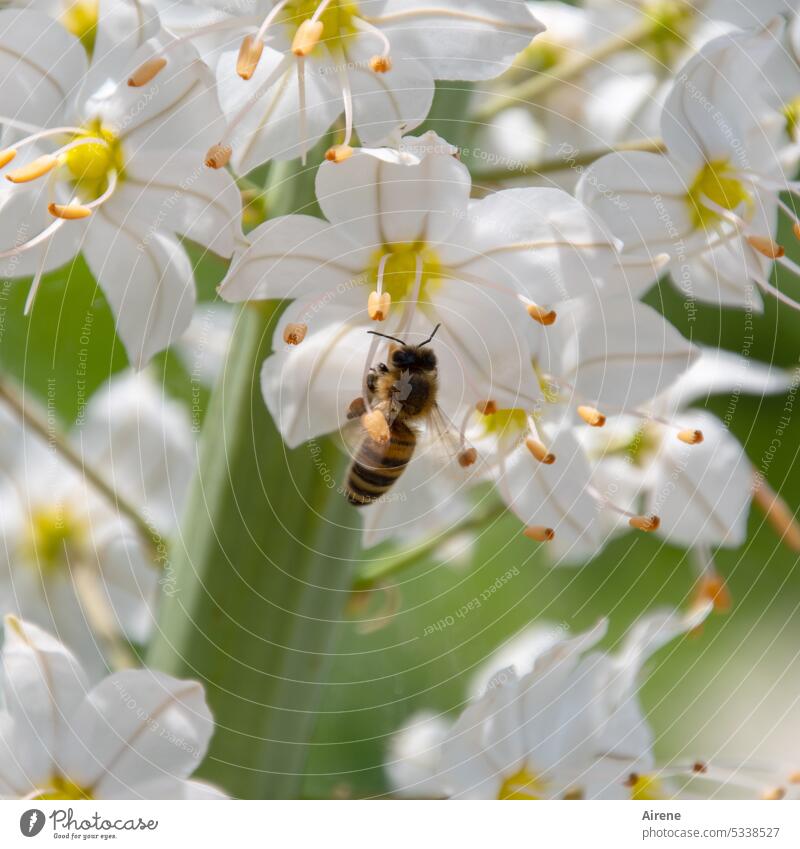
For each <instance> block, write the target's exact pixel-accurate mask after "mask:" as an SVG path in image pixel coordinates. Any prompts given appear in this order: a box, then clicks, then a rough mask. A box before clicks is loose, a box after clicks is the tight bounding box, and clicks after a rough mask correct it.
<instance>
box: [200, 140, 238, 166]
mask: <svg viewBox="0 0 800 849" xmlns="http://www.w3.org/2000/svg"><path fill="white" fill-rule="evenodd" d="M232 154H233V148H232V147H231V146H230V145H229V144H222V143H221V142H220V143H219V144H213V145H211V147H210V148H209V149H208V152H207V153H206V159H205V163H206V166H207V167H208V168H214V169H215V170H217V169H219V168H224V167H225V166H226V165H227V164H228V162H229V161H230V158H231V155H232Z"/></svg>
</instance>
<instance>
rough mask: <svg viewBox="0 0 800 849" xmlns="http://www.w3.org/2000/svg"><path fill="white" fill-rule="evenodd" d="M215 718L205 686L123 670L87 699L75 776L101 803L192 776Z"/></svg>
mask: <svg viewBox="0 0 800 849" xmlns="http://www.w3.org/2000/svg"><path fill="white" fill-rule="evenodd" d="M212 732H213V720H212V717H211V713H210V712H209V710H208V707H207V705H206V702H205V698H204V694H203V688H202V686H201V685H200V684H198V683H197V682H196V681H179V680H178V679H176V678H172V677H170V676H169V675H163V674H162V673H159V672H154V671H152V670H149V669H136V670H125V671H123V672H117V673H115V674H114V675H111V676H109V677H108V678H106V679H104V680H103V681H102V682H100V683H99V684H98V685H97V686H96V687H94V688H93V689H92V691H91V692H90V693H89V694H88V696H87V697H86V700H85V702H84V703H83V705H82V706H81V709H80V712H79V713H78V716H77V719H76V722H75V735H74V738H73V739H72V740H70V748H69V753H68V756H69V772H68V774H69V776H70V778H71V779H72V780H73V781H75V782H76V783H78V784H80V785H81V786H83V787H91V788H93V790H94V792H95V793H96V795H97V797H98V798H106V799H118V798H125V797H130V796H131V795H133V794H135V793H136V791H137V790H138V789H139V787H140V786H141V785H143V784H145V783H146V782H148V781H152V780H154V779H161V778H173V779H175V778H178V779H181V778H186V777H187V776H189V775H190V774H191V773H192V772H193V770H194V769H195V768H196V767H197V765H198V764H199V763H200V761H201V760H202V759H203V757H204V756H205V752H206V749H207V747H208V742H209V740H210V738H211V734H212Z"/></svg>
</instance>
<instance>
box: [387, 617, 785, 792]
mask: <svg viewBox="0 0 800 849" xmlns="http://www.w3.org/2000/svg"><path fill="white" fill-rule="evenodd" d="M710 609H711V605H710V603H707V604H706V605H704V606H700V607H698V608H697V609H696V610H694V611H693V612H692V613H690V614H688V615H680V614H678V613H676V612H675V611H672V610H656V611H652V612H650V613H648V614H646V615H645V616H643V617H642V618H641V619H640V620H639V621H638V622H636V623H635V624H634V625H633V627H632V628H631V629H630V631H629V633H628V634H627V635H626V636H625V639H624V640H623V641H622V644H621V646H620V648H619V650H618V651H617V652H615V653H614V654H609V653H607V652H604V651H601V650H598V649H597V643H598V642H599V641H600V640H601V639H602V638H603V637H604V635H605V632H606V625H607V623H606V622H605V621H601V622H599V623H598V624H597V625H596V626H595V627H594V628H592V629H590V630H589V631H586V632H585V633H583V634H579V635H578V636H574V637H567V636H564V635H562V634H559V632H558V631H557V630H555V629H550V630H545V629H542V628H540V629H537V630H534V631H530V632H525V633H522V634H520V635H519V637H518V638H517V640H516V641H514V642H513V643H512V644H511V645H510V646H508V647H507V648H506V649H505V650H504V651H503V652H502V655H503V657H502V660H501V658H500V657H498V658H491V659H490V660H489V662H488V669H489V670H490V671H491V674H490V676H489V679H488V681H486V680H484V679H485V676H484V675H483V674H482V673H480V672H479V673H478V674H477V676H476V681H475V686H474V687H473V690H475V691H476V692H475V695H474V697H473V698H472V699H471V700H470V701H469V703H468V705H467V707H466V708H465V709H464V711H463V712H462V713H461V715H460V716H459V717H458V719H456V720H455V721H454V722H449V721H448V720H446V719H445V718H443V717H441V716H438V715H436V714H431V713H423V714H419V715H415V716H413V717H411V719H410V720H409V721H408V722H407V723H406V724H405V725H404V726H403V728H401V729H400V730H399V731H398V732H397V733H396V735H395V736H394V738H393V740H392V743H391V746H390V751H389V755H388V759H387V762H386V769H387V772H388V775H389V778H390V781H391V784H392V786H393V788H394V789H395V791H396V792H397V793H399V794H400V795H404V796H411V797H420V796H425V797H431V796H432V797H435V798H441V797H447V798H454V799H636V800H638V801H649V800H653V799H663V798H666V797H670V798H676V797H677V798H689V799H691V798H705V797H707V796H709V795H714V794H719V793H720V792H725V793H732V792H733V793H736V795H742V796H744V797H745V798H756V799H757V798H763V799H767V798H784V797H785V796H787V795H788V794H789V793H790V791H791V792H793V787H792V785H793V784H795V783H796V780H797V774H796V770H795V769H792V768H786V769H784V770H782V771H781V770H778V769H776V770H775V771H774V772H773V773H772V774H766V775H765V774H763V772H762V771H761V770H756V769H753V768H748V767H747V766H746V765H742V764H739V765H737V766H736V768H732V767H725V766H724V765H721V764H709V763H707V762H704V761H700V760H694V761H682V762H677V763H672V764H668V765H663V764H662V765H659V764H658V763H657V760H656V757H655V754H654V751H653V744H654V735H653V731H652V729H651V728H650V726H649V724H648V722H647V718H646V717H645V715H644V713H643V711H642V707H641V704H640V701H639V696H638V688H639V686H640V684H641V679H642V677H643V676H642V669H643V667H644V665H645V663H646V662H647V661H648V659H649V658H650V657H651V655H653V654H654V653H655V652H657V651H658V649H660V648H661V647H663V646H665V645H666V644H668V643H669V642H671V641H672V640H674V639H675V638H676V637H677V636H679V635H680V634H683V633H685V632H687V631H691V630H692V629H695V628H698V627H699V626H700V625H701V623H702V622H703V620H704V619H705V617H706V616H707V615H708V613H709V610H710ZM501 662H505V663H506V664H507V665H505V666H504V667H503V668H501V669H499V670H498V669H497V666H498V665H499V664H500V663H501Z"/></svg>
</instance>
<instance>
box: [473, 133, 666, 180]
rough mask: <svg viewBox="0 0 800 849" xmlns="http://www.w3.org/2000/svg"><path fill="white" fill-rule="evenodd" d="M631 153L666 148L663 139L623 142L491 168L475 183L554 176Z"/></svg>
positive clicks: (476, 177) (479, 176) (664, 149)
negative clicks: (612, 156) (619, 154)
mask: <svg viewBox="0 0 800 849" xmlns="http://www.w3.org/2000/svg"><path fill="white" fill-rule="evenodd" d="M630 151H641V152H644V153H664V152H665V151H666V147H665V145H664V142H663V141H662V140H661V139H637V140H635V141H630V142H621V143H620V144H618V145H616V146H614V147H606V148H602V149H600V150H589V151H586V152H585V153H581V152H577V153H575V154H572V153H565V155H564V156H557V157H555V158H553V159H543V160H542V161H541V162H529V163H526V164H522V165H520V166H519V167H510V168H504V167H500V168H491V169H486V170H485V171H478V172H477V173H475V174H474V180H475V183H499V182H502V181H504V180H513V179H515V178H519V177H529V176H534V175H538V174H552V173H553V172H556V171H566V170H567V169H570V168H572V169H574V168H585V167H587V166H588V165H591V164H592V163H594V162H597V160H598V159H600V158H601V157H603V156H606V155H607V154H609V153H628V152H630Z"/></svg>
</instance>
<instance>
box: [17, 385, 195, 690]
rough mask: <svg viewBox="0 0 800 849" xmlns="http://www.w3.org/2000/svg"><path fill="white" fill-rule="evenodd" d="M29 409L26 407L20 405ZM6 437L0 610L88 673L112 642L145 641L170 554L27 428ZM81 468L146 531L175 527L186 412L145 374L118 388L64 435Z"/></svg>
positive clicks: (187, 468)
mask: <svg viewBox="0 0 800 849" xmlns="http://www.w3.org/2000/svg"><path fill="white" fill-rule="evenodd" d="M26 403H27V404H30V403H32V402H31V401H30V400H28V399H26ZM11 428H12V429H11V432H10V433H9V434H8V435H7V436H6V435H5V434H4V436H5V438H7V439H8V440H9V444H11V445H13V446H14V447H15V451H16V457H15V461H14V462H13V463H8V464H7V465H6V467H5V469H4V471H5V473H4V474H0V490H1V491H2V498H1V499H0V528H1V533H2V557H1V558H0V607H1V608H2V609H3V610H6V611H16V612H18V613H19V615H21V616H23V617H24V618H25V619H27V620H30V621H32V622H35V623H37V624H39V625H41V626H42V627H45V628H47V629H48V630H52V631H54V632H55V633H57V634H58V635H59V637H61V638H62V639H64V640H65V641H66V642H68V643H69V644H70V645H71V646H72V647H73V648H74V650H75V651H77V652H78V654H79V656H80V657H81V659H82V660H83V662H84V663H85V664H86V665H87V667H88V668H90V669H91V670H92V672H93V674H95V673H97V672H98V671H103V670H104V669H105V664H106V661H105V658H106V657H107V656H108V655H109V654H110V653H111V652H112V651H113V650H114V648H115V646H114V645H113V641H114V640H115V639H116V638H117V637H118V635H120V634H121V635H124V636H125V637H126V638H128V639H130V640H133V641H135V642H142V641H144V640H145V639H146V638H147V636H148V634H149V631H150V629H151V627H152V624H153V610H152V606H153V604H154V602H155V600H156V594H157V588H158V583H159V575H158V568H159V567H163V566H164V565H165V563H166V552H165V551H155V550H154V549H153V546H152V543H151V540H150V539H149V538H148V537H147V536H145V534H146V533H147V529H143V528H139V527H137V526H135V525H134V524H133V523H132V521H131V520H130V519H129V518H128V517H127V516H126V515H125V514H124V513H123V512H121V511H120V510H118V509H117V508H116V506H115V504H114V503H113V502H111V501H110V500H109V497H108V496H107V495H104V494H101V493H100V492H99V491H98V490H97V489H95V488H94V487H93V484H92V482H91V481H90V480H87V479H86V478H85V477H84V475H81V474H79V473H78V472H77V471H76V470H75V469H74V467H73V466H71V465H69V464H68V463H67V462H66V461H65V460H64V459H63V458H62V457H61V455H60V454H59V452H58V450H57V447H56V446H55V445H53V444H50V443H46V442H44V441H43V440H42V439H40V438H39V437H37V436H36V435H35V434H34V433H32V432H31V431H30V430H29V429H27V428H25V429H23V428H22V427H21V426H19V425H16V426H13V425H12V426H11ZM70 436H71V438H70V445H71V447H72V449H73V450H74V451H75V452H77V454H78V456H79V457H80V458H81V459H82V461H83V462H84V463H85V465H86V467H87V468H89V469H91V470H93V471H94V472H95V473H97V474H98V475H99V476H100V477H101V478H102V479H103V480H104V481H105V482H106V483H107V484H109V485H110V486H111V487H113V489H114V491H115V492H116V493H118V494H119V496H120V497H121V498H122V499H124V500H126V501H127V502H128V503H130V504H131V505H134V506H135V508H136V509H137V510H138V511H140V513H141V515H142V516H143V518H144V521H145V522H146V523H147V525H148V526H149V527H150V528H152V531H154V532H158V533H160V534H162V535H164V534H168V533H169V532H170V531H171V530H172V529H173V528H174V527H175V526H176V524H177V518H178V516H179V514H180V511H181V509H182V502H183V497H184V494H185V492H186V489H187V486H188V481H189V476H190V475H191V472H192V468H193V465H194V445H193V441H192V438H191V434H190V427H189V422H188V421H187V416H186V413H185V411H184V410H183V409H182V408H181V407H180V406H178V405H177V404H174V403H171V402H166V403H165V402H164V400H163V398H162V397H161V395H160V394H159V391H158V389H157V387H155V386H154V385H153V384H152V383H151V382H150V378H149V377H147V376H146V375H144V374H142V375H135V376H134V375H131V376H123V377H119V378H115V379H113V380H111V381H110V382H109V383H108V384H107V385H106V386H104V387H101V388H100V389H99V390H98V391H97V392H96V394H95V395H94V397H93V398H92V400H91V402H90V404H89V406H88V408H87V410H86V411H85V420H84V421H83V423H82V424H79V426H77V427H76V428H75V429H74V431H73V432H72V434H71V435H70Z"/></svg>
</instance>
